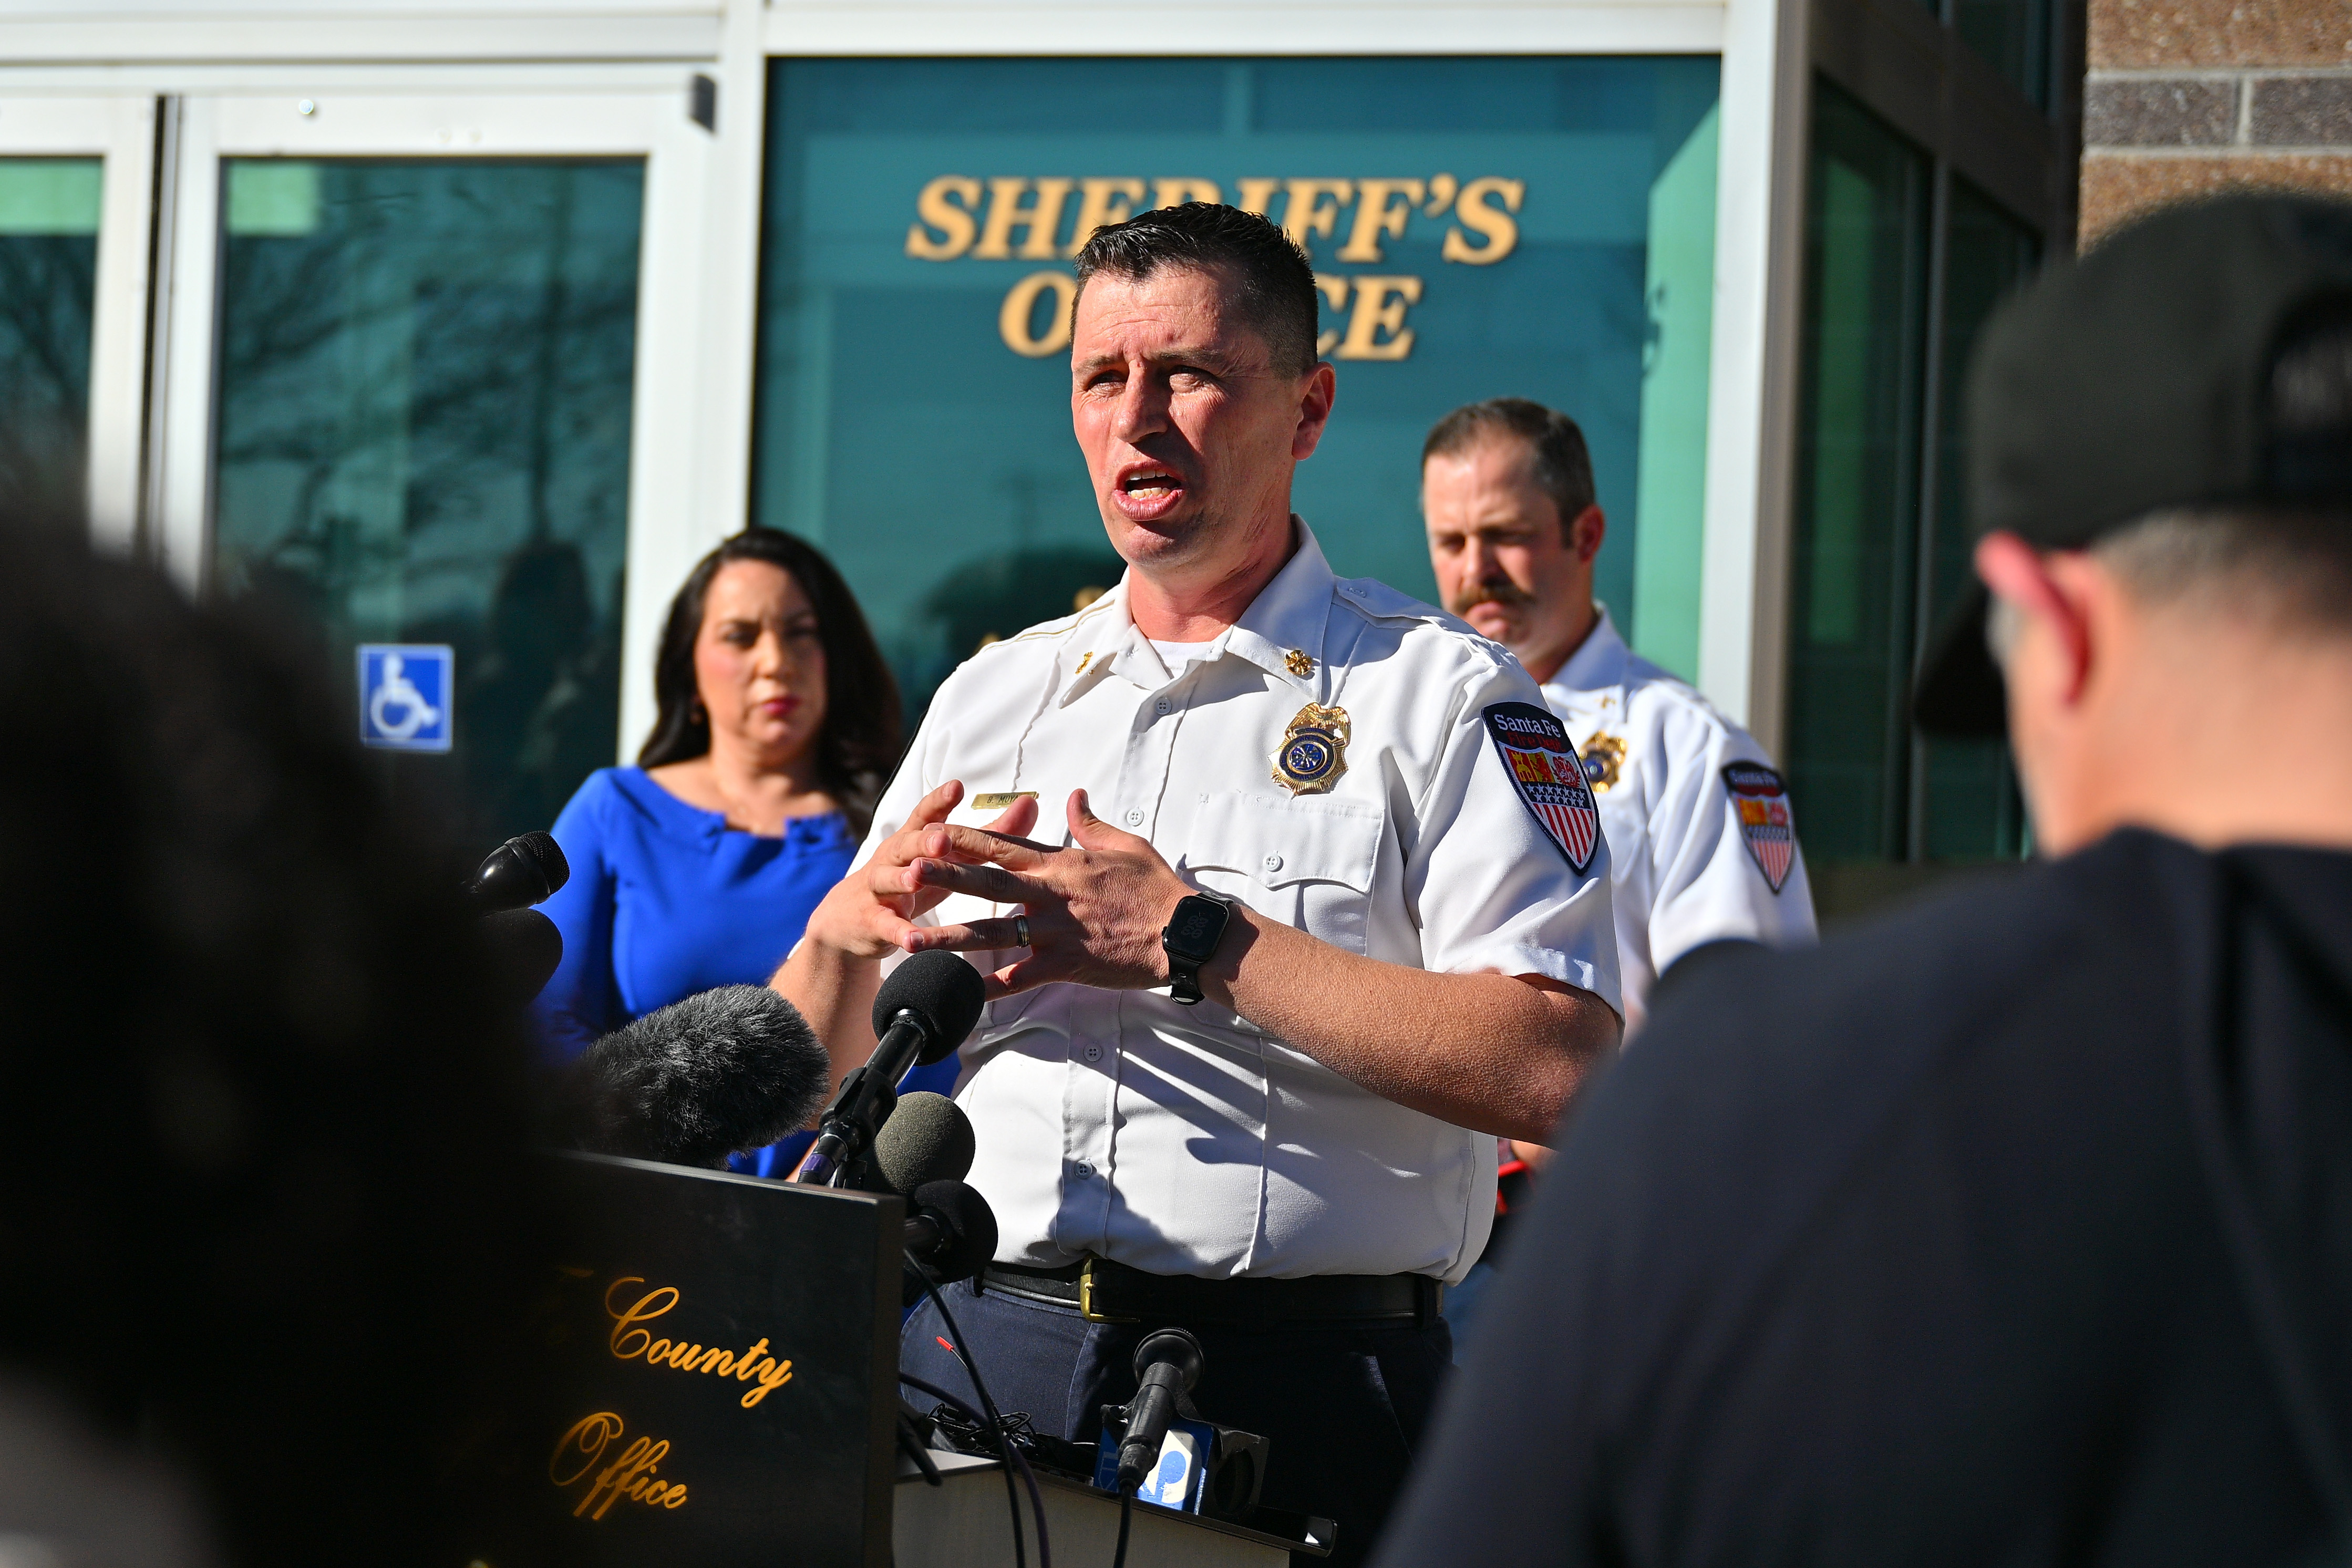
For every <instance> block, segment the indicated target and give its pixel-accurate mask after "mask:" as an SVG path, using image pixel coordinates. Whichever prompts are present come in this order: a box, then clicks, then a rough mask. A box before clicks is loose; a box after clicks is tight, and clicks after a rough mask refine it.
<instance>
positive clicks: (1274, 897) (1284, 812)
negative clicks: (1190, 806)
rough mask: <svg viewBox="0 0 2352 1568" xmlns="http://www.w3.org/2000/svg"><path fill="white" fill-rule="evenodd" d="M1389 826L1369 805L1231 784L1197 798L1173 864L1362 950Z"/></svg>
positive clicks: (1271, 914)
mask: <svg viewBox="0 0 2352 1568" xmlns="http://www.w3.org/2000/svg"><path fill="white" fill-rule="evenodd" d="M1387 833H1388V814H1387V813H1386V812H1385V811H1383V810H1381V808H1380V807H1379V806H1377V805H1368V804H1365V803H1362V802H1358V801H1346V800H1325V799H1320V798H1317V797H1314V796H1302V797H1298V798H1295V799H1289V800H1283V799H1276V798H1270V797H1268V796H1265V795H1244V794H1243V793H1241V792H1239V791H1234V792H1230V793H1227V794H1223V795H1211V796H1210V797H1209V798H1208V799H1207V800H1206V801H1205V802H1203V803H1202V805H1201V809H1200V811H1199V812H1198V813H1197V814H1196V815H1195V816H1194V818H1193V827H1192V834H1191V841H1190V842H1189V843H1187V844H1186V845H1185V846H1184V857H1183V859H1182V861H1181V866H1182V868H1183V869H1184V870H1186V871H1188V872H1191V873H1192V878H1193V880H1195V881H1196V882H1198V883H1199V884H1200V885H1201V886H1202V888H1205V889H1208V890H1209V891H1211V892H1215V893H1223V894H1225V895H1226V896H1227V897H1229V898H1234V899H1238V900H1241V901H1242V902H1243V903H1244V904H1247V905H1248V906H1249V907H1250V908H1251V909H1254V910H1256V911H1257V912H1258V913H1260V914H1262V915H1265V916H1266V917H1267V918H1268V919H1271V920H1277V921H1282V922H1283V924H1285V925H1287V926H1295V927H1297V929H1298V930H1300V931H1305V932H1307V934H1308V935H1309V936H1312V937H1317V938H1318V939H1320V940H1322V941H1324V942H1329V943H1331V945H1333V946H1334V947H1342V948H1345V949H1347V950H1348V951H1349V952H1364V951H1365V941H1366V930H1367V925H1368V923H1369V917H1370V910H1371V898H1372V880H1373V873H1374V871H1375V869H1376V868H1378V867H1379V865H1380V858H1381V840H1382V839H1383V838H1384V837H1387Z"/></svg>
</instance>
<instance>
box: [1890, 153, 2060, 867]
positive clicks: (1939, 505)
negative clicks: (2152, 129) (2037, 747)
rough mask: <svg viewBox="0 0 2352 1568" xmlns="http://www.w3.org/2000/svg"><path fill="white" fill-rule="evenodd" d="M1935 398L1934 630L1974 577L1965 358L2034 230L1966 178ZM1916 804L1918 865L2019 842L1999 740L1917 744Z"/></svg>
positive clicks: (1954, 226) (2005, 852) (1949, 213)
mask: <svg viewBox="0 0 2352 1568" xmlns="http://www.w3.org/2000/svg"><path fill="white" fill-rule="evenodd" d="M1944 235H1945V238H1944V289H1943V294H1944V299H1943V324H1942V334H1943V336H1942V342H1941V343H1940V344H1939V345H1938V363H1939V374H1938V375H1937V381H1938V383H1939V384H1940V395H1939V396H1938V398H1937V432H1936V441H1937V461H1936V496H1935V503H1936V504H1935V507H1934V520H1933V522H1932V524H1931V525H1930V530H1929V540H1928V561H1927V580H1926V585H1925V586H1926V594H1927V610H1926V613H1925V615H1924V616H1923V617H1922V618H1923V621H1924V624H1925V625H1927V626H1940V625H1941V624H1942V622H1943V619H1944V616H1946V615H1948V613H1950V611H1951V608H1952V606H1953V605H1954V604H1955V603H1957V602H1958V599H1959V596H1960V592H1961V590H1962V589H1963V588H1964V587H1965V586H1967V584H1969V583H1970V582H1972V581H1973V580H1974V579H1975V576H1976V570H1975V567H1974V566H1973V565H1972V564H1971V563H1970V542H1971V540H1972V539H1973V534H1972V532H1971V531H1970V530H1969V526H1968V513H1967V510H1966V500H1965V496H1964V493H1963V480H1964V479H1965V478H1966V473H1967V465H1968V452H1967V449H1966V447H1965V444H1964V439H1963V432H1964V428H1965V427H1964V425H1963V423H1962V420H1963V416H1964V414H1965V412H1966V411H1965V408H1964V406H1963V405H1964V403H1965V398H1964V396H1963V387H1964V385H1965V384H1966V382H1967V379H1968V366H1969V353H1970V352H1971V351H1972V350H1973V349H1974V348H1975V346H1976V340H1977V333H1978V332H1979V331H1980V330H1981V329H1982V328H1983V326H1984V324H1985V320H1986V318H1987V317H1989V316H1990V315H1991V314H1992V308H1993V306H1994V305H1995V304H1996V303H1998V302H1999V301H2000V298H2001V296H2003V295H2004V294H2006V293H2008V292H2009V291H2010V289H2013V288H2015V287H2016V286H2017V285H2018V284H2020V283H2021V282H2023V281H2024V279H2025V277H2026V274H2027V273H2028V272H2030V271H2031V270H2032V267H2033V261H2034V255H2035V252H2036V250H2037V249H2038V248H2039V247H2038V246H2037V245H2036V242H2035V239H2034V236H2033V233H2032V230H2030V229H2028V228H2027V227H2026V226H2024V225H2022V224H2021V223H2019V222H2017V221H2016V220H2015V219H2013V218H2011V217H2010V216H2009V215H2007V214H2006V213H2004V212H2002V211H2001V210H2000V208H1999V207H1997V206H1995V205H1993V204H1992V202H1991V201H1990V198H1988V197H1986V196H1985V195H1981V194H1980V193H1979V192H1978V191H1977V190H1976V188H1975V187H1974V186H1972V185H1970V184H1968V182H1966V181H1965V180H1959V179H1954V180H1953V181H1952V188H1951V195H1950V198H1949V201H1948V205H1947V207H1946V211H1945V220H1944ZM1922 749H1923V755H1922V758H1921V768H1920V777H1921V787H1922V791H1923V795H1922V799H1921V801H1920V803H1919V810H1920V821H1921V825H1922V826H1921V836H1922V842H1921V843H1920V845H1919V846H1918V847H1919V849H1920V851H1921V852H1922V853H1923V854H1924V856H1925V858H1928V859H1933V860H1959V859H1983V858H1990V857H2013V856H2015V855H2017V854H2019V853H2020V852H2021V850H2022V848H2023V847H2024V844H2023V840H2024V811H2023V808H2022V806H2021V804H2020V802H2019V800H2018V795H2017V781H2016V778H2015V776H2014V774H2013V773H2012V772H2011V768H2010V763H2009V748H2008V746H2007V745H2006V744H2005V743H2003V742H2000V741H1948V740H1936V741H1925V742H1922Z"/></svg>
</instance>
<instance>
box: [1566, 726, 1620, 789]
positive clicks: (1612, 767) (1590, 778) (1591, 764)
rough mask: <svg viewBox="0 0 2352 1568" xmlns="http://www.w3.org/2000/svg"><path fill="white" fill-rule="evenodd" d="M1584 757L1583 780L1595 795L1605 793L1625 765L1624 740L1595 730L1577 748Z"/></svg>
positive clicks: (1614, 782) (1615, 781)
mask: <svg viewBox="0 0 2352 1568" xmlns="http://www.w3.org/2000/svg"><path fill="white" fill-rule="evenodd" d="M1577 749H1578V751H1580V752H1581V753H1582V754H1583V757H1584V778H1585V782H1586V783H1588V784H1591V786H1592V793H1593V794H1595V795H1607V794H1608V793H1609V791H1610V789H1611V787H1612V785H1614V784H1616V783H1617V771H1618V770H1619V769H1620V768H1622V767H1623V766H1624V765H1625V742H1624V741H1623V740H1622V739H1621V738H1620V737H1618V736H1615V735H1608V734H1603V733H1602V732H1601V731H1598V730H1596V731H1593V732H1592V739H1591V740H1589V741H1587V742H1584V744H1583V745H1581V746H1580V747H1579V748H1577Z"/></svg>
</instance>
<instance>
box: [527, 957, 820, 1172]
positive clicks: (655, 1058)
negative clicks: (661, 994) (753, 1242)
mask: <svg viewBox="0 0 2352 1568" xmlns="http://www.w3.org/2000/svg"><path fill="white" fill-rule="evenodd" d="M831 1080H832V1064H831V1062H830V1060H829V1059H828V1058H826V1056H825V1054H824V1047H823V1046H822V1045H820V1044H818V1043H817V1037H816V1032H815V1031H814V1030H813V1029H811V1028H810V1027H809V1026H808V1021H807V1020H806V1019H804V1018H803V1017H802V1016H801V1015H800V1010H799V1009H798V1008H796V1007H794V1006H793V1005H792V1004H791V1003H790V1002H787V1001H785V1000H784V999H783V998H782V996H779V995H777V994H775V993H774V992H773V991H771V990H769V989H768V988H767V987H766V986H764V985H722V986H720V987H719V988H718V989H717V990H715V991H705V992H702V993H700V994H697V995H693V996H688V997H687V998H686V999H685V1000H684V1001H682V1002H673V1003H671V1004H670V1005H668V1006H667V1007H663V1008H660V1009H659V1010H657V1011H656V1012H652V1013H648V1014H646V1016H644V1017H642V1018H640V1019H638V1020H637V1021H636V1022H635V1023H634V1024H630V1025H628V1026H625V1027H624V1028H619V1029H615V1030H614V1031H613V1033H611V1034H609V1035H606V1036H605V1037H604V1038H603V1039H601V1040H598V1041H597V1042H596V1043H595V1044H594V1045H593V1046H591V1047H588V1049H587V1051H586V1052H585V1053H584V1054H583V1055H582V1057H581V1058H580V1059H579V1060H578V1061H577V1062H575V1063H573V1064H572V1072H571V1075H570V1078H569V1080H568V1082H567V1084H566V1086H565V1100H567V1105H566V1107H565V1121H566V1124H567V1131H568V1132H569V1135H570V1136H571V1138H572V1141H573V1142H576V1143H578V1144H579V1146H581V1147H582V1148H584V1149H587V1150H588V1151H590V1152H593V1153H599V1154H626V1155H630V1156H632V1157H634V1158H636V1159H641V1160H661V1161H665V1162H667V1163H670V1164H673V1165H701V1166H705V1167H708V1168H710V1169H713V1170H716V1169H718V1168H719V1167H721V1166H723V1165H725V1164H726V1163H727V1157H728V1156H729V1155H730V1154H738V1153H741V1152H745V1151H747V1150H751V1149H761V1148H764V1147H766V1146H767V1145H768V1144H771V1143H774V1142H779V1141H780V1140H782V1139H783V1138H785V1137H786V1136H788V1135H790V1134H791V1133H792V1132H793V1131H796V1130H797V1129H799V1128H800V1127H802V1126H803V1124H805V1123H806V1122H807V1121H808V1120H809V1118H810V1117H811V1116H813V1115H814V1114H815V1113H816V1109H817V1107H818V1106H819V1105H821V1104H823V1103H824V1095H825V1089H826V1088H827V1086H828V1085H829V1084H830V1082H831Z"/></svg>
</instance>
